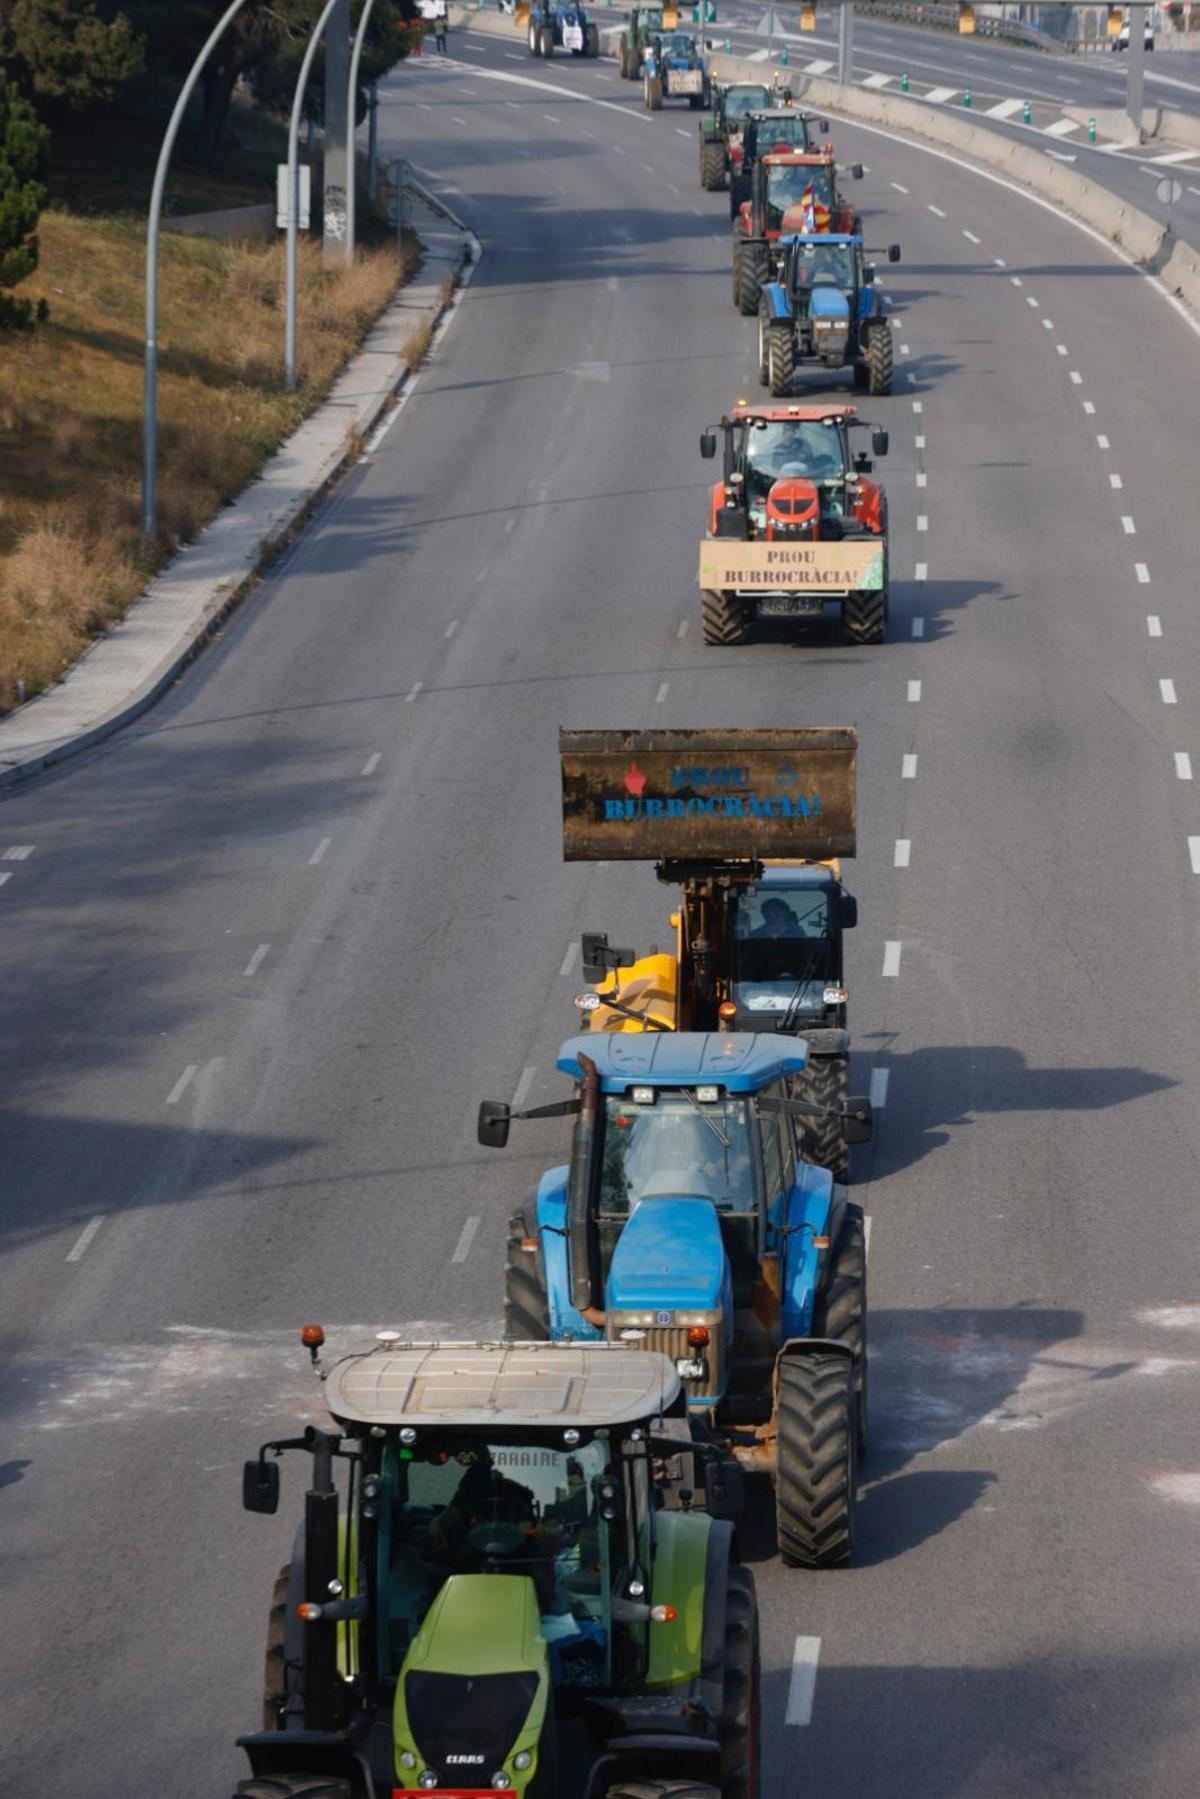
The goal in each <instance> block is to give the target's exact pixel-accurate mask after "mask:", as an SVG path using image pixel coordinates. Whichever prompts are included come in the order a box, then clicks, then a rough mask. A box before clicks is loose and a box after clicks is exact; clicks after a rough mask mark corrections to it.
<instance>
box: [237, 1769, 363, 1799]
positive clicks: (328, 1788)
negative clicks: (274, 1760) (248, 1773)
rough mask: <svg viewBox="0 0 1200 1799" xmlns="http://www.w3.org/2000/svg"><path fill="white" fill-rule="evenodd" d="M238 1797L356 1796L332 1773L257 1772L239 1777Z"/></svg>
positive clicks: (333, 1798)
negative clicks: (249, 1775) (246, 1778)
mask: <svg viewBox="0 0 1200 1799" xmlns="http://www.w3.org/2000/svg"><path fill="white" fill-rule="evenodd" d="M235 1799H353V1788H352V1787H351V1785H350V1782H349V1781H348V1780H339V1779H338V1778H337V1776H336V1775H331V1774H256V1775H254V1776H253V1777H252V1778H251V1779H250V1780H239V1782H238V1785H237V1792H236V1795H235Z"/></svg>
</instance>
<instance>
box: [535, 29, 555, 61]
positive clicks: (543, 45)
mask: <svg viewBox="0 0 1200 1799" xmlns="http://www.w3.org/2000/svg"><path fill="white" fill-rule="evenodd" d="M538 55H539V56H553V55H554V33H553V32H552V31H546V30H543V31H540V32H539V33H538Z"/></svg>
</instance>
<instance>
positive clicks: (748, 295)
mask: <svg viewBox="0 0 1200 1799" xmlns="http://www.w3.org/2000/svg"><path fill="white" fill-rule="evenodd" d="M740 251H741V254H740V256H739V258H738V263H737V272H738V278H737V306H738V311H739V312H740V313H742V314H744V315H745V316H746V317H747V318H753V316H754V314H755V313H756V312H757V311H758V303H759V301H760V300H761V299H762V290H763V288H764V287H765V286H766V284H767V277H768V275H769V273H770V266H771V265H770V260H769V258H768V256H767V246H766V244H763V243H755V242H745V241H744V242H743V243H742V244H741V245H740Z"/></svg>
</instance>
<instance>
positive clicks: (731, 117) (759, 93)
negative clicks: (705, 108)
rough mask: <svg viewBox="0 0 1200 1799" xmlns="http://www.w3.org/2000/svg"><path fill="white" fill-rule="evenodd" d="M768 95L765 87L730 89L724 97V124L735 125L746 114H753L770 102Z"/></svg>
mask: <svg viewBox="0 0 1200 1799" xmlns="http://www.w3.org/2000/svg"><path fill="white" fill-rule="evenodd" d="M770 98H771V96H770V94H769V93H768V92H767V90H766V88H765V87H731V88H730V89H729V91H728V93H727V94H726V95H725V100H724V104H723V107H722V110H723V112H724V114H725V123H726V124H727V125H735V124H737V122H738V121H739V120H740V119H744V118H745V116H746V114H747V113H748V112H754V111H756V110H757V108H758V107H760V106H766V105H768V104H769V102H770Z"/></svg>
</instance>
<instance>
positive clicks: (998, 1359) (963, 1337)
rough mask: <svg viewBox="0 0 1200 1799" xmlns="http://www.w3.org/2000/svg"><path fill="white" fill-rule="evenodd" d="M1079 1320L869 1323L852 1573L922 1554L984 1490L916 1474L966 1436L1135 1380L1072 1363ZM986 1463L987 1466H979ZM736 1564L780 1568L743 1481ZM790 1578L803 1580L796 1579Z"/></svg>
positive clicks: (768, 1529)
mask: <svg viewBox="0 0 1200 1799" xmlns="http://www.w3.org/2000/svg"><path fill="white" fill-rule="evenodd" d="M1083 1328H1084V1319H1083V1314H1082V1313H1080V1312H1076V1311H1073V1310H1067V1309H1053V1308H1043V1307H1039V1306H1036V1305H1034V1304H1033V1303H1032V1302H1029V1303H1020V1304H1017V1305H1015V1306H1010V1307H1004V1308H952V1307H937V1308H932V1309H929V1310H913V1311H907V1310H899V1309H894V1308H884V1309H883V1310H872V1311H871V1313H870V1399H869V1414H870V1440H869V1444H868V1449H867V1455H866V1458H865V1460H864V1462H863V1464H862V1466H861V1468H860V1470H859V1499H858V1508H857V1513H856V1518H855V1525H856V1529H857V1541H856V1544H855V1555H854V1568H856V1569H858V1568H872V1567H876V1566H879V1565H881V1564H883V1563H886V1562H891V1561H895V1560H896V1559H897V1557H899V1556H902V1555H906V1554H909V1553H910V1552H911V1551H913V1550H916V1549H919V1548H920V1547H921V1546H922V1545H923V1544H924V1543H926V1542H928V1541H930V1540H931V1539H932V1538H934V1537H938V1536H940V1535H941V1534H942V1532H943V1531H945V1530H948V1529H950V1528H951V1527H952V1526H953V1525H955V1524H956V1523H957V1522H958V1521H959V1519H960V1518H963V1517H965V1516H966V1514H967V1513H968V1512H969V1511H970V1510H971V1509H972V1508H973V1507H974V1506H975V1505H976V1504H977V1503H978V1502H979V1501H980V1500H981V1499H982V1498H983V1497H984V1495H985V1494H986V1493H987V1492H988V1491H989V1489H991V1488H992V1487H993V1486H994V1485H995V1483H996V1481H997V1479H998V1476H997V1475H996V1473H995V1472H994V1471H993V1470H991V1469H989V1468H987V1467H984V1468H970V1469H962V1468H938V1467H914V1466H913V1464H914V1463H917V1462H919V1461H920V1460H921V1459H922V1458H923V1457H925V1456H928V1455H930V1454H932V1453H933V1452H935V1451H937V1450H939V1449H942V1448H944V1447H945V1446H946V1445H947V1444H952V1443H955V1442H957V1440H958V1439H960V1438H962V1437H963V1436H965V1435H966V1434H967V1432H969V1431H972V1430H975V1429H977V1428H979V1427H983V1428H984V1429H985V1430H986V1431H988V1432H994V1431H998V1432H1004V1431H1012V1430H1023V1429H1027V1428H1030V1427H1031V1426H1032V1425H1033V1424H1035V1423H1038V1422H1039V1421H1042V1420H1044V1419H1045V1417H1046V1416H1047V1415H1050V1416H1052V1415H1053V1414H1054V1413H1055V1412H1056V1411H1065V1410H1067V1409H1070V1408H1073V1407H1074V1406H1075V1405H1077V1404H1080V1403H1083V1401H1084V1400H1085V1399H1086V1397H1087V1389H1088V1387H1089V1386H1090V1385H1091V1384H1092V1383H1094V1382H1098V1381H1100V1382H1104V1381H1109V1380H1111V1379H1113V1378H1116V1377H1117V1376H1120V1375H1124V1374H1126V1373H1129V1372H1131V1371H1132V1369H1131V1367H1130V1365H1129V1364H1122V1365H1121V1366H1120V1367H1117V1368H1106V1367H1104V1366H1103V1365H1098V1364H1097V1361H1096V1359H1095V1358H1094V1357H1093V1358H1091V1359H1087V1358H1083V1357H1078V1358H1073V1354H1072V1351H1071V1349H1070V1348H1069V1347H1068V1346H1069V1345H1071V1344H1072V1343H1073V1342H1074V1340H1075V1339H1077V1338H1078V1337H1080V1335H1081V1334H1082V1332H1083ZM985 1459H990V1458H985ZM738 1542H739V1546H740V1549H741V1553H742V1557H743V1560H745V1561H746V1562H748V1563H750V1564H755V1563H761V1562H769V1561H773V1560H775V1559H776V1555H777V1550H776V1542H775V1500H774V1491H773V1487H772V1483H771V1481H770V1480H768V1479H766V1478H753V1477H752V1478H750V1479H748V1480H747V1482H746V1509H745V1512H744V1514H743V1516H742V1518H741V1520H740V1521H739V1524H738ZM797 1578H803V1576H798V1577H797Z"/></svg>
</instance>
